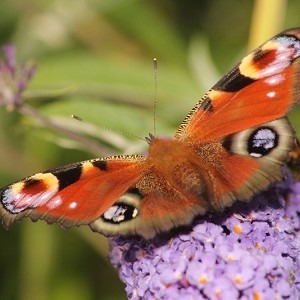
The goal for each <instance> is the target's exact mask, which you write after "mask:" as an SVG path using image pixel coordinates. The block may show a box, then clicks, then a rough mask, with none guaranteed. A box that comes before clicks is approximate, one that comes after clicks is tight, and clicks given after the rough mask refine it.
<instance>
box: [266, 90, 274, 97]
mask: <svg viewBox="0 0 300 300" xmlns="http://www.w3.org/2000/svg"><path fill="white" fill-rule="evenodd" d="M275 96H276V92H275V91H272V92H269V93H267V97H269V98H274V97H275Z"/></svg>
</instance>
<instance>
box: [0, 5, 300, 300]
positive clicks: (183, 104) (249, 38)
mask: <svg viewBox="0 0 300 300" xmlns="http://www.w3.org/2000/svg"><path fill="white" fill-rule="evenodd" d="M270 3H272V7H271V6H269V5H270ZM299 12H300V2H299V1H298V0H294V1H292V0H290V1H280V0H276V1H264V0H262V1H256V2H255V1H241V0H227V1H223V0H202V1H199V0H198V1H196V0H187V1H181V0H173V1H170V0H169V1H168V0H167V1H158V0H155V1H145V0H144V1H143V0H109V1H105V0H56V1H55V0H54V1H51V0H27V1H22V0H4V1H3V0H2V1H1V2H0V41H1V44H2V45H3V44H5V43H8V42H10V43H14V44H15V45H16V46H17V51H18V59H19V61H20V62H22V61H26V60H34V62H35V64H36V65H37V67H38V70H37V73H36V75H35V77H34V79H33V81H32V82H31V83H30V85H29V87H28V89H27V90H26V92H25V93H24V97H25V99H26V103H27V104H28V105H30V106H31V107H33V108H34V109H36V110H37V111H38V112H39V113H40V114H42V115H44V116H46V117H47V120H48V121H49V120H50V122H51V124H50V125H49V124H46V123H45V122H44V121H42V122H38V120H37V118H36V117H28V116H26V115H24V114H22V113H20V112H18V111H13V112H8V111H7V109H6V108H5V107H0V144H1V146H0V184H1V186H4V185H6V184H8V183H10V182H12V181H16V180H19V179H20V178H22V177H25V176H28V175H32V174H33V173H36V172H38V171H42V170H44V169H47V168H52V167H56V166H59V165H63V164H67V163H72V162H75V161H81V160H86V159H89V158H93V157H100V156H103V155H108V154H120V153H143V152H144V151H145V147H146V145H145V143H143V142H142V141H140V140H138V139H136V138H134V137H132V136H130V134H131V135H137V136H140V137H144V136H146V135H148V133H149V132H153V108H152V107H153V97H154V93H155V91H154V71H153V63H152V60H153V58H154V57H156V58H157V59H158V65H159V66H158V80H157V82H158V96H157V98H158V107H157V116H156V118H157V130H158V134H159V135H172V134H173V133H174V132H175V130H176V127H177V126H178V125H179V124H180V122H181V121H182V120H183V118H184V117H185V116H186V114H187V113H188V112H189V110H190V109H191V108H192V107H193V105H195V103H196V102H197V101H198V100H199V98H200V97H201V96H202V95H203V94H204V93H205V91H206V90H207V89H208V88H210V87H211V86H212V85H213V84H214V83H215V82H216V81H217V80H218V79H219V78H220V77H221V75H224V74H225V73H226V72H227V71H228V70H229V69H230V68H231V67H232V66H233V65H234V64H236V63H237V62H238V61H239V60H240V59H241V58H242V57H243V56H245V54H246V53H247V51H249V50H250V49H253V48H254V47H255V46H257V45H258V44H259V43H261V42H263V41H264V40H266V39H267V38H269V37H271V36H272V35H273V34H276V33H278V32H279V31H281V30H284V29H286V28H289V27H297V26H300V15H299ZM72 114H75V115H79V116H80V117H82V118H84V119H85V120H88V121H90V122H92V123H94V124H98V125H99V127H98V128H97V126H95V125H92V124H88V123H80V122H78V121H75V120H73V119H71V117H70V116H71V115H72ZM297 114H298V116H299V112H295V113H293V115H292V120H293V123H294V125H295V127H296V128H297V130H298V132H299V129H300V122H299V117H298V118H297ZM101 126H102V127H101ZM105 127H109V128H112V129H115V130H116V131H115V132H113V131H107V130H106V129H105ZM55 128H56V129H55ZM59 128H60V129H59ZM66 131H67V132H66ZM118 131H121V132H124V133H128V135H124V134H120V133H119V132H118ZM70 132H74V134H75V140H74V139H73V138H72V137H71V136H70V134H69V133H70ZM82 139H83V141H82V142H80V140H82ZM0 242H1V251H0V299H5V300H6V299H8V300H13V299H22V300H44V299H55V300H68V299H85V300H89V299H116V300H118V299H126V294H125V292H124V286H123V284H122V283H121V282H120V280H119V278H118V274H117V271H116V270H114V269H113V268H112V267H111V266H110V263H109V261H108V259H107V253H108V245H107V240H106V238H104V237H102V236H101V235H99V234H95V233H91V232H90V230H89V228H73V229H71V230H63V229H61V228H60V226H59V225H52V226H48V225H46V224H45V223H44V222H41V221H40V222H37V223H35V224H34V223H31V222H30V221H28V220H23V221H22V222H20V223H17V224H14V226H13V227H12V229H11V230H9V231H5V230H4V229H0Z"/></svg>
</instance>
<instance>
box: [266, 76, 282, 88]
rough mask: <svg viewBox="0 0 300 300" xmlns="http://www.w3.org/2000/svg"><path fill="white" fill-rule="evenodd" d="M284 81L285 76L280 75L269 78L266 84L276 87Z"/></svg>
mask: <svg viewBox="0 0 300 300" xmlns="http://www.w3.org/2000/svg"><path fill="white" fill-rule="evenodd" d="M283 80H284V76H283V75H282V74H279V75H273V76H271V77H269V78H267V79H266V80H265V82H266V83H267V84H268V85H271V86H274V85H277V84H279V83H280V82H282V81H283Z"/></svg>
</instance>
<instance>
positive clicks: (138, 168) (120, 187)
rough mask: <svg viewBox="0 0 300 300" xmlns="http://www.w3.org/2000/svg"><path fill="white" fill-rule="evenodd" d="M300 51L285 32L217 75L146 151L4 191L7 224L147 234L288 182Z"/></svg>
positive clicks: (66, 169)
mask: <svg viewBox="0 0 300 300" xmlns="http://www.w3.org/2000/svg"><path fill="white" fill-rule="evenodd" d="M299 57H300V28H295V29H290V30H287V31H284V32H282V33H280V34H278V35H276V36H275V37H273V38H271V39H270V40H268V41H267V42H265V43H264V44H263V45H261V46H260V47H259V48H257V49H256V50H254V51H253V52H251V53H250V54H249V55H247V56H246V57H245V58H244V59H243V60H241V62H240V63H238V64H237V65H236V66H235V67H234V68H233V69H232V70H231V71H230V72H229V73H228V74H226V75H225V76H224V77H223V78H222V79H221V80H220V81H218V82H217V84H216V85H214V86H213V88H212V89H211V90H209V91H208V92H207V93H206V95H205V96H204V97H202V99H201V100H200V101H199V102H198V103H197V104H196V105H195V107H194V108H193V109H192V110H191V111H190V113H189V114H188V115H187V117H186V118H185V119H184V120H183V122H182V123H181V125H180V126H179V128H178V129H177V131H176V133H175V135H174V138H173V139H163V138H157V137H154V136H150V137H149V138H148V139H147V141H148V143H149V151H148V154H147V155H121V156H110V157H104V158H98V159H93V160H88V161H84V162H78V163H73V164H70V165H67V166H63V167H59V168H55V169H52V170H47V171H44V172H42V173H37V174H35V175H33V176H30V177H28V178H25V179H23V180H21V181H19V182H16V183H14V184H11V185H9V186H7V187H4V188H2V189H1V190H0V215H1V217H2V219H3V222H4V225H5V226H9V225H10V224H11V223H12V222H14V221H16V220H20V219H21V218H23V217H30V218H31V219H32V220H39V219H43V220H45V221H47V222H48V223H54V222H57V223H60V224H61V225H62V226H63V227H70V226H74V225H76V226H78V225H89V226H90V227H91V228H92V230H94V231H96V232H100V233H103V234H105V235H130V234H138V235H141V236H143V237H144V238H146V239H149V238H152V237H154V236H155V235H156V234H157V233H159V232H164V231H168V230H170V229H172V228H174V227H177V226H181V225H188V224H190V223H191V222H192V221H193V219H194V218H195V217H196V216H199V215H204V214H205V213H207V212H208V211H213V212H222V211H223V210H224V209H225V208H226V207H230V206H231V205H232V204H233V203H235V202H236V201H250V200H251V198H252V197H253V196H254V195H255V194H257V193H259V192H261V191H263V190H265V189H266V188H267V187H268V186H269V185H270V184H271V183H273V182H277V181H280V180H282V179H283V173H282V165H283V164H284V163H285V162H286V161H287V160H288V154H289V152H290V151H291V150H293V148H294V145H295V132H294V129H293V127H292V126H291V124H290V122H289V120H288V119H287V117H286V115H287V113H288V112H289V111H291V110H292V109H293V108H294V107H295V106H296V105H297V104H298V103H299V101H300V58H299Z"/></svg>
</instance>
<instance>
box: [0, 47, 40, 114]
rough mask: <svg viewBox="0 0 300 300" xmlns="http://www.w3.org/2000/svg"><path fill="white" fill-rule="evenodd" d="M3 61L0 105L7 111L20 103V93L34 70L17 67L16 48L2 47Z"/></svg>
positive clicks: (28, 67)
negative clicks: (5, 107)
mask: <svg viewBox="0 0 300 300" xmlns="http://www.w3.org/2000/svg"><path fill="white" fill-rule="evenodd" d="M2 50H3V59H1V60H0V105H5V106H7V108H8V109H9V110H12V109H14V108H15V107H16V106H17V105H19V104H21V102H22V96H21V94H22V92H23V91H24V90H25V89H26V87H27V85H28V82H29V81H30V79H31V78H32V76H33V75H34V73H35V70H36V68H35V67H34V66H30V65H28V64H23V65H21V66H18V65H17V63H16V47H15V46H14V45H10V44H8V45H5V46H3V47H2Z"/></svg>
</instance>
